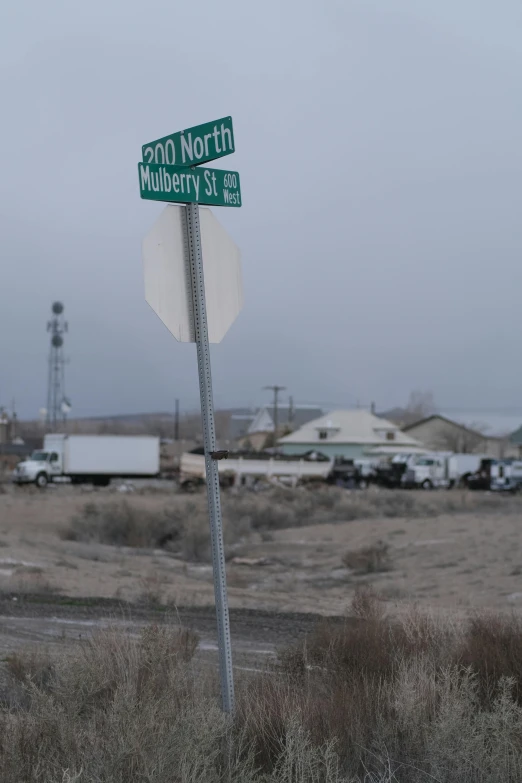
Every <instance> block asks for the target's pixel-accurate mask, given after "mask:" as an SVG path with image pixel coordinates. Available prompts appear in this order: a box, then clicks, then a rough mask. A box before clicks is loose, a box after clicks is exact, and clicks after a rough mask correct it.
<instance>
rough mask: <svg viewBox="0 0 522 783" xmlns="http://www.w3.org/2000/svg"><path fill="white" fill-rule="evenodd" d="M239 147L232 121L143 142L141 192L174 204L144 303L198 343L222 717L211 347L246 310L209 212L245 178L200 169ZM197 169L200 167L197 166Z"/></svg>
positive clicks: (234, 266)
mask: <svg viewBox="0 0 522 783" xmlns="http://www.w3.org/2000/svg"><path fill="white" fill-rule="evenodd" d="M234 150H235V146H234V133H233V128H232V118H231V117H224V118H223V119H221V120H216V121H215V122H209V123H206V124H204V125H198V126H196V127H193V128H189V129H187V130H185V131H180V132H179V133H172V134H170V135H169V136H165V137H163V138H161V139H158V140H157V141H153V142H150V143H149V144H144V145H143V147H142V157H143V160H142V161H141V162H140V163H139V164H138V176H139V185H140V195H141V197H142V198H144V199H150V200H153V201H166V202H171V203H169V205H168V206H166V207H165V209H164V210H163V212H162V213H161V215H160V216H159V218H158V219H157V221H156V223H155V224H154V225H153V227H152V228H151V230H150V231H149V233H148V234H147V235H146V237H145V239H144V240H143V253H142V255H143V269H144V278H145V298H146V300H147V302H148V304H149V305H150V306H151V307H152V309H153V310H154V311H155V312H156V314H157V315H158V316H159V318H160V319H161V320H162V321H163V323H164V324H165V326H166V327H167V328H168V329H169V331H170V332H171V333H172V334H173V335H174V337H175V338H176V339H177V340H179V341H181V342H195V343H196V352H197V361H198V372H199V392H200V397H201V419H202V424H203V441H204V449H205V469H206V479H207V495H208V509H209V517H210V537H211V543H212V565H213V571H214V595H215V601H216V616H217V630H218V649H219V670H220V679H221V697H222V707H223V710H224V712H227V713H231V712H232V711H233V709H234V679H233V671H232V646H231V641H230V623H229V612H228V598H227V584H226V571H225V551H224V544H223V523H222V517H221V498H220V489H219V471H218V463H217V460H218V459H220V458H221V455H222V454H223V452H220V451H216V432H215V425H214V402H213V394H212V375H211V371H210V346H209V344H210V342H220V341H221V340H222V338H223V337H224V335H225V333H226V332H227V331H228V329H229V328H230V326H231V325H232V323H233V321H234V320H235V319H236V317H237V315H238V314H239V312H240V310H241V308H242V306H243V287H242V280H241V261H240V254H239V250H238V248H237V247H236V245H235V244H234V242H233V241H232V239H231V238H230V237H229V236H228V234H227V232H226V231H225V229H224V228H223V227H222V226H221V225H220V224H219V222H218V221H217V219H216V218H215V216H214V215H213V214H212V212H211V211H210V209H200V207H199V204H210V205H217V206H223V207H227V206H229V207H240V206H241V203H242V201H241V189H240V182H239V174H238V173H237V172H235V171H223V170H221V169H209V168H203V167H200V164H201V163H205V162H208V161H212V160H216V159H217V158H220V157H223V156H224V155H230V154H231V153H233V152H234ZM196 167H197V168H196Z"/></svg>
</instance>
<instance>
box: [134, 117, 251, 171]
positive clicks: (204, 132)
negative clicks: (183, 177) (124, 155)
mask: <svg viewBox="0 0 522 783" xmlns="http://www.w3.org/2000/svg"><path fill="white" fill-rule="evenodd" d="M234 150H235V147H234V130H233V128H232V117H223V118H222V119H221V120H214V122H206V123H204V124H203V125H195V126H194V127H193V128H187V129H186V130H183V131H179V132H178V133H171V134H169V136H164V137H163V138H161V139H156V141H151V142H149V144H144V145H143V147H142V148H141V152H142V158H143V162H144V163H161V164H167V166H199V164H200V163H208V162H209V161H211V160H217V158H222V157H223V156H224V155H231V154H232V153H233V152H234Z"/></svg>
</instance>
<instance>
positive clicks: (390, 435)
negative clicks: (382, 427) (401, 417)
mask: <svg viewBox="0 0 522 783" xmlns="http://www.w3.org/2000/svg"><path fill="white" fill-rule="evenodd" d="M386 440H395V433H394V432H387V433H386Z"/></svg>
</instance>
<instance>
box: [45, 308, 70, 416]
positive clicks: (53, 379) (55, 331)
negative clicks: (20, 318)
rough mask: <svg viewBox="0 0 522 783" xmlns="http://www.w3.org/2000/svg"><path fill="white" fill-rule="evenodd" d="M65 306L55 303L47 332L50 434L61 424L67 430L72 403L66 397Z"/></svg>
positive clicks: (66, 328) (66, 327)
mask: <svg viewBox="0 0 522 783" xmlns="http://www.w3.org/2000/svg"><path fill="white" fill-rule="evenodd" d="M63 309H64V308H63V304H62V303H61V302H54V303H53V306H52V318H51V320H50V321H49V322H48V323H47V331H48V332H50V335H51V347H50V352H49V379H48V384H47V416H46V427H47V431H48V432H57V430H58V427H59V426H60V424H61V425H62V426H63V428H64V429H65V425H66V421H67V413H68V412H69V410H70V403H69V400H68V399H67V397H66V396H65V364H66V359H65V356H64V352H63V336H64V334H66V333H67V330H68V326H67V321H65V319H64V315H63Z"/></svg>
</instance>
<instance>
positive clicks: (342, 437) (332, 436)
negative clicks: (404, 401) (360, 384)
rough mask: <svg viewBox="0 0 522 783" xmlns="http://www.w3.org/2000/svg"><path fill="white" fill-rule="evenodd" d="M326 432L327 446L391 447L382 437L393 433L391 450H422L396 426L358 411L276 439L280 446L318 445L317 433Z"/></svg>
mask: <svg viewBox="0 0 522 783" xmlns="http://www.w3.org/2000/svg"><path fill="white" fill-rule="evenodd" d="M321 430H327V431H328V432H329V437H328V438H327V441H326V442H327V443H331V444H357V445H364V446H379V445H381V444H387V445H389V446H391V445H392V443H391V442H390V440H388V439H387V437H386V433H388V432H393V433H394V439H393V446H394V447H395V446H401V447H405V446H412V447H414V448H415V447H422V444H421V443H419V441H417V440H415V438H412V437H410V436H409V435H406V433H404V432H402V431H401V430H400V429H399V427H398V426H397V424H394V423H393V422H391V421H388V420H387V419H381V418H379V417H378V416H375V415H374V414H373V413H370V412H369V411H367V410H364V409H362V408H356V409H355V410H338V411H332V413H328V414H327V415H326V416H321V417H320V418H318V419H314V420H313V421H310V422H308V423H307V424H305V425H304V426H303V427H301V428H300V429H299V430H297V431H296V432H292V433H291V434H290V435H286V436H285V437H284V438H280V440H279V441H278V442H279V443H281V444H285V443H292V444H300V443H320V442H321V443H322V442H324V441H322V440H320V438H319V432H320V431H321Z"/></svg>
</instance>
